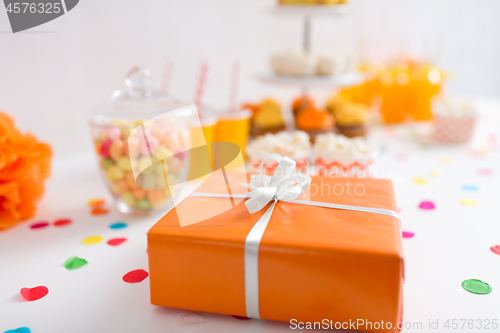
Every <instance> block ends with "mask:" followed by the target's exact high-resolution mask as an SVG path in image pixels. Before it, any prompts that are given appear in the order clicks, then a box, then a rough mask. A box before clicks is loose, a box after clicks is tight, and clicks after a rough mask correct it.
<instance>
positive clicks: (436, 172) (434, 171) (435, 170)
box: [431, 169, 441, 178]
mask: <svg viewBox="0 0 500 333" xmlns="http://www.w3.org/2000/svg"><path fill="white" fill-rule="evenodd" d="M431 174H432V176H433V177H436V178H437V177H439V176H441V170H439V169H434V170H432V172H431Z"/></svg>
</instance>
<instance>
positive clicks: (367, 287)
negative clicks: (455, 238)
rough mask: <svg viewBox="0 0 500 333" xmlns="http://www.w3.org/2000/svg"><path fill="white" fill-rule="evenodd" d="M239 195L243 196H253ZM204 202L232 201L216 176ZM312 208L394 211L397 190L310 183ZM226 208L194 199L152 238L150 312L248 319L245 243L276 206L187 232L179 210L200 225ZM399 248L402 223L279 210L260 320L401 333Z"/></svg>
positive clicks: (337, 212) (261, 270)
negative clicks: (160, 309) (200, 217)
mask: <svg viewBox="0 0 500 333" xmlns="http://www.w3.org/2000/svg"><path fill="white" fill-rule="evenodd" d="M241 188H242V189H241V192H240V193H246V192H247V189H246V188H244V187H243V186H241ZM341 189H342V191H341ZM197 192H211V193H227V188H226V184H225V182H224V180H223V178H222V175H220V174H217V175H213V176H212V177H211V178H209V179H208V180H207V181H205V183H204V184H203V185H202V186H201V187H200V188H199V189H198V190H197ZM341 192H342V193H341ZM233 193H234V192H233ZM307 200H310V201H319V202H327V203H336V204H343V205H354V206H364V207H372V208H384V209H390V210H392V211H397V206H396V202H395V198H394V190H393V186H392V182H391V181H390V180H383V179H362V178H326V177H313V179H312V184H311V189H310V192H309V194H308V198H307ZM221 201H224V199H221V198H208V197H188V198H187V199H185V200H184V201H183V202H181V203H180V204H179V205H178V206H177V208H174V209H173V210H171V211H170V212H169V213H167V214H166V215H165V216H164V217H163V218H162V219H160V221H158V223H156V225H155V226H153V227H152V228H151V230H150V231H149V232H148V253H149V270H150V283H151V302H152V304H155V305H161V306H167V307H173V308H181V309H188V310H194V311H204V312H212V313H219V314H226V315H235V316H247V313H246V306H245V262H244V260H245V257H244V250H245V238H246V236H247V235H248V233H249V232H250V230H251V229H252V227H253V226H254V224H255V223H256V222H257V221H258V220H259V219H260V218H261V217H262V215H264V213H265V212H266V210H267V207H269V205H268V206H267V207H266V208H264V209H263V210H261V211H259V212H257V213H254V214H249V213H248V211H247V208H246V207H245V204H244V203H243V202H240V203H239V204H237V205H236V206H235V207H234V208H232V209H229V210H227V211H225V212H224V213H222V214H220V215H217V216H214V217H212V218H209V219H207V220H204V221H202V222H199V223H196V224H192V225H188V226H185V227H181V226H180V222H179V218H178V214H177V210H178V209H183V210H186V209H187V211H189V212H191V214H193V217H195V216H196V214H197V212H199V211H200V210H210V209H217V206H218V205H220V202H221ZM183 214H185V211H184V213H183ZM401 238H402V237H401V228H400V223H399V220H398V219H397V218H396V217H392V216H386V215H379V214H375V213H369V212H360V211H351V210H341V209H333V208H324V207H314V206H309V205H301V204H295V203H289V202H283V201H278V202H277V203H276V205H275V208H274V211H273V213H272V215H271V218H270V220H269V224H268V225H267V228H266V229H265V233H264V235H263V237H262V240H261V243H260V248H259V252H258V298H259V308H260V318H261V319H269V320H277V321H284V322H291V321H292V320H296V321H292V322H293V323H296V322H297V323H298V322H304V323H306V322H321V323H325V320H327V321H328V323H329V325H332V327H333V325H334V324H335V323H337V324H338V323H343V325H345V323H351V325H352V323H353V322H357V323H358V324H359V323H361V320H363V322H364V323H365V324H366V325H361V326H359V325H358V326H357V327H354V329H355V330H360V331H368V332H370V331H372V332H396V331H399V330H398V329H396V327H397V325H398V323H399V322H401V321H402V285H403V280H404V265H403V255H402V244H401ZM330 321H331V322H330ZM382 321H383V323H384V325H385V326H383V328H381V326H380V323H381V322H382ZM292 322H291V323H292ZM369 322H370V323H371V327H370V326H368V325H369V324H368V323H369ZM389 322H390V323H391V326H392V328H387V326H388V325H387V323H389ZM376 323H378V327H379V328H378V329H377V328H376V327H377V325H376ZM337 328H338V327H337ZM344 328H345V327H344ZM349 329H353V326H350V327H349Z"/></svg>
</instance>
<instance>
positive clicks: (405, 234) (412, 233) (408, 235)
mask: <svg viewBox="0 0 500 333" xmlns="http://www.w3.org/2000/svg"><path fill="white" fill-rule="evenodd" d="M413 236H415V233H414V232H410V231H403V238H413Z"/></svg>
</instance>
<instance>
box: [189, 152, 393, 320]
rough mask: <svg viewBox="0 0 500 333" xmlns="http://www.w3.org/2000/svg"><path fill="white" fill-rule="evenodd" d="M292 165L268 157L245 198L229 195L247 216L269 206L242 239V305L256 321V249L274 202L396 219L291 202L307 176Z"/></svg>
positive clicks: (276, 156) (303, 187)
mask: <svg viewBox="0 0 500 333" xmlns="http://www.w3.org/2000/svg"><path fill="white" fill-rule="evenodd" d="M267 160H273V161H275V162H277V163H278V166H277V167H276V170H274V173H273V175H272V176H268V175H265V174H264V170H263V169H264V164H265V162H266V161H267ZM295 166H296V162H295V161H293V160H291V159H289V158H288V157H283V156H281V155H279V154H270V155H268V156H266V157H265V158H264V159H263V160H262V162H261V163H260V170H259V171H260V172H259V174H255V175H251V176H250V184H241V185H244V186H246V187H247V188H249V189H251V190H252V191H251V192H249V193H248V194H233V195H232V196H233V197H238V198H246V197H248V198H249V199H248V200H247V201H246V202H245V205H246V207H247V210H248V212H249V213H250V214H253V213H256V212H258V211H260V210H262V209H263V208H265V207H266V206H267V204H269V203H270V202H273V203H272V204H271V206H270V207H269V208H268V209H267V211H266V212H265V213H264V215H262V217H261V218H260V219H259V220H258V221H257V223H255V225H254V226H253V227H252V229H251V230H250V232H249V233H248V235H247V237H246V239H245V257H244V260H245V303H246V310H247V317H249V318H257V319H260V310H259V247H260V242H261V240H262V237H263V235H264V232H265V231H266V228H267V225H268V223H269V220H270V219H271V215H272V213H273V210H274V207H275V205H276V203H277V202H278V201H283V202H288V203H294V204H299V205H308V206H315V207H325V208H334V209H343V210H353V211H357V212H367V213H373V214H381V215H387V216H392V217H395V218H397V219H399V215H398V213H396V212H395V211H393V210H390V209H385V208H372V207H363V206H351V205H341V204H333V203H327V202H317V201H304V200H295V199H297V198H298V197H300V196H301V195H303V194H306V193H308V192H309V188H310V185H311V180H312V179H311V176H309V175H307V174H305V173H302V172H297V171H295ZM191 196H194V197H212V198H228V197H230V195H228V194H219V193H200V192H198V193H192V194H191Z"/></svg>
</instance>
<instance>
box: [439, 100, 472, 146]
mask: <svg viewBox="0 0 500 333" xmlns="http://www.w3.org/2000/svg"><path fill="white" fill-rule="evenodd" d="M432 112H433V114H434V139H435V140H436V141H437V142H442V143H465V142H467V141H469V140H470V138H471V137H472V132H473V130H474V126H475V124H476V117H477V107H476V105H475V104H474V103H473V102H471V101H467V100H464V99H458V98H444V99H439V100H436V101H435V102H434V104H433V107H432Z"/></svg>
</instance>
